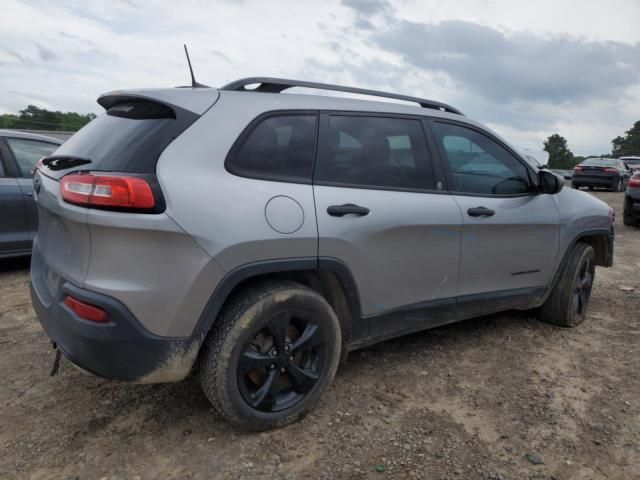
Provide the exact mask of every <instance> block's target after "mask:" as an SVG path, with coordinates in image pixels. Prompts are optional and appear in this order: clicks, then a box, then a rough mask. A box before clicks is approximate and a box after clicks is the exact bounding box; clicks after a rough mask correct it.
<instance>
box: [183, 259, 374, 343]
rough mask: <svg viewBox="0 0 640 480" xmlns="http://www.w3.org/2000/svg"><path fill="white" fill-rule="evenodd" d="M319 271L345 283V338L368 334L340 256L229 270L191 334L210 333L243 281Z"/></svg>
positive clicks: (277, 261)
mask: <svg viewBox="0 0 640 480" xmlns="http://www.w3.org/2000/svg"><path fill="white" fill-rule="evenodd" d="M320 270H326V271H330V272H332V273H334V274H335V275H336V277H337V278H338V281H339V282H340V285H341V286H342V289H343V292H344V295H345V298H346V301H347V307H348V311H349V318H348V319H347V322H346V324H345V328H346V332H345V333H346V335H345V337H346V338H345V339H344V340H345V341H349V339H353V338H357V337H359V336H361V335H366V333H367V331H366V325H367V323H366V321H365V320H363V319H362V315H361V308H360V297H359V294H358V289H357V286H356V282H355V280H354V278H353V275H352V273H351V271H350V270H349V267H347V265H346V264H345V263H344V262H342V261H341V260H338V259H337V258H332V257H299V258H290V259H274V260H264V261H258V262H252V263H248V264H245V265H241V266H239V267H237V268H235V269H233V270H231V271H229V272H227V273H226V274H225V276H224V277H223V278H222V280H221V281H220V282H219V283H218V285H217V286H216V288H215V289H214V291H213V293H212V294H211V296H210V297H209V300H208V302H207V304H206V305H205V307H204V309H203V311H202V314H201V315H200V318H199V319H198V321H197V323H196V326H195V328H194V330H193V332H192V334H191V337H201V338H204V337H205V336H206V335H207V334H208V333H209V331H210V330H211V328H212V327H214V324H215V322H216V319H217V318H218V315H219V314H220V311H221V310H222V307H223V306H224V304H225V302H226V301H227V299H228V298H229V296H230V295H231V293H232V292H233V291H234V290H235V288H236V287H237V286H238V285H240V284H241V283H242V282H244V281H246V280H250V279H251V278H255V277H259V276H261V275H268V274H274V273H287V272H302V271H320Z"/></svg>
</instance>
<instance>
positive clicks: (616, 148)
mask: <svg viewBox="0 0 640 480" xmlns="http://www.w3.org/2000/svg"><path fill="white" fill-rule="evenodd" d="M611 144H612V145H613V150H612V152H611V153H612V154H613V156H614V157H621V156H625V155H640V120H638V121H637V122H636V123H634V124H633V127H631V129H630V130H627V131H626V132H625V136H624V137H620V136H618V137H616V138H614V139H613V140H611Z"/></svg>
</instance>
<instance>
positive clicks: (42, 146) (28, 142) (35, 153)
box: [6, 138, 59, 177]
mask: <svg viewBox="0 0 640 480" xmlns="http://www.w3.org/2000/svg"><path fill="white" fill-rule="evenodd" d="M6 140H7V144H8V145H9V148H10V149H11V153H13V157H14V158H15V159H16V163H17V164H18V170H19V174H20V176H21V177H30V176H31V175H33V171H34V169H35V166H36V163H37V162H38V160H40V159H41V158H42V157H47V156H49V155H51V154H52V153H53V152H54V151H55V150H56V149H57V148H58V147H59V145H58V144H56V143H51V142H43V141H40V140H32V139H28V138H7V139H6Z"/></svg>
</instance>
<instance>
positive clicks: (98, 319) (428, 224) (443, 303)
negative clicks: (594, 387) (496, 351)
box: [31, 78, 613, 430]
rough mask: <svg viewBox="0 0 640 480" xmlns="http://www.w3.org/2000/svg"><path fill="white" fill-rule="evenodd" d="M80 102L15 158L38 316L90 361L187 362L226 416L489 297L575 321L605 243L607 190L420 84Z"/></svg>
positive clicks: (172, 370)
mask: <svg viewBox="0 0 640 480" xmlns="http://www.w3.org/2000/svg"><path fill="white" fill-rule="evenodd" d="M250 85H257V87H255V88H252V89H248V88H247V86H250ZM296 86H302V87H311V88H315V89H325V90H338V91H345V92H351V93H362V94H366V95H370V96H377V97H390V98H392V99H397V100H405V101H410V102H415V103H417V104H418V106H411V105H405V104H400V103H399V102H396V103H391V102H389V101H386V102H385V101H367V100H356V99H349V98H337V97H330V96H322V95H301V94H286V93H281V92H283V91H284V90H286V89H288V88H290V87H296ZM98 103H99V104H100V105H101V106H102V107H104V108H105V110H106V112H105V113H104V114H102V115H101V116H99V117H98V118H96V119H95V120H93V121H92V122H91V123H90V124H89V125H87V126H86V127H84V128H83V129H82V130H81V131H79V132H78V133H77V134H76V135H74V136H73V137H72V138H71V139H70V140H68V141H67V142H66V143H65V144H64V145H62V146H61V147H60V148H59V149H58V150H57V151H56V152H54V154H53V155H52V156H50V157H47V158H45V159H44V160H43V161H41V163H40V165H39V168H38V171H37V172H36V174H35V177H34V191H35V192H36V198H37V202H38V209H39V229H38V233H37V236H36V239H35V242H34V247H33V260H32V264H31V265H32V266H31V274H32V284H31V285H32V298H33V305H34V307H35V310H36V312H37V314H38V317H39V319H40V321H41V323H42V325H43V327H44V329H45V331H46V332H47V334H48V335H49V337H50V338H51V340H52V341H53V342H54V343H55V345H57V347H58V348H59V349H60V350H61V351H62V352H63V353H64V355H65V356H66V357H68V358H69V359H70V360H71V361H72V362H73V363H75V364H76V365H78V366H79V367H81V368H83V369H84V370H87V371H89V372H91V373H93V374H96V375H99V376H102V377H106V378H112V379H120V380H131V381H138V382H173V381H178V380H181V379H183V378H185V377H186V376H187V375H188V374H189V373H190V372H191V371H195V372H196V374H197V376H198V377H199V380H200V382H201V384H202V388H203V390H204V393H205V394H206V396H207V398H208V399H209V400H210V401H211V403H212V404H213V405H214V406H215V408H216V409H217V410H218V411H219V412H220V413H221V414H222V415H223V416H224V417H225V418H226V419H228V420H229V421H231V422H232V423H234V424H236V425H238V426H241V427H244V428H248V429H254V430H261V429H267V428H272V427H276V426H281V425H284V424H287V423H290V422H292V421H295V420H297V419H299V418H301V417H302V416H304V415H305V414H306V413H307V412H309V411H310V410H311V409H312V408H313V407H314V405H315V404H316V403H317V402H318V400H319V399H320V397H321V395H322V393H323V392H324V391H325V390H326V388H327V386H328V384H329V383H330V382H331V380H332V378H333V376H334V374H335V372H336V369H337V367H338V364H339V362H340V361H341V360H344V359H346V356H347V352H349V351H350V350H354V349H357V348H361V347H365V346H367V345H371V344H373V343H376V342H380V341H382V340H385V339H388V338H391V337H395V336H399V335H405V334H409V333H412V332H416V331H419V330H424V329H427V328H432V327H436V326H438V325H443V324H447V323H450V322H456V321H459V320H464V319H468V318H471V317H476V316H479V315H485V314H490V313H494V312H498V311H503V310H508V309H516V310H528V309H538V311H539V315H540V318H541V319H542V320H543V321H546V322H551V323H554V324H556V325H560V326H573V325H576V324H578V323H580V322H581V321H582V320H583V319H584V318H585V309H586V307H587V302H588V300H589V294H590V292H591V287H592V285H593V279H594V271H595V266H596V265H602V266H610V265H611V262H612V257H613V226H612V225H613V213H612V210H611V209H610V208H609V207H608V206H607V205H606V204H604V203H603V202H601V201H599V200H597V199H596V198H594V197H592V196H590V195H589V194H587V193H584V192H580V191H576V190H571V189H564V190H563V189H562V185H563V180H562V178H560V177H558V176H557V175H555V174H553V173H551V172H550V171H548V170H545V169H537V168H535V167H533V166H531V165H530V164H529V163H527V161H526V160H525V159H524V158H523V157H522V156H521V155H520V154H519V153H518V152H517V151H516V150H515V149H514V148H513V147H511V146H510V145H509V144H508V143H507V142H506V141H504V140H503V139H501V138H500V137H499V136H498V135H496V134H495V133H493V132H491V131H490V130H488V129H487V128H485V127H483V126H482V125H480V124H478V123H477V122H474V121H472V120H470V119H468V118H467V117H465V116H464V115H463V114H462V113H460V111H458V110H457V109H455V108H453V107H451V106H448V105H445V104H442V103H439V102H435V101H431V100H426V99H421V98H414V97H406V96H402V95H395V94H391V93H385V92H374V91H369V90H361V89H355V88H349V87H340V86H336V85H326V84H316V83H309V82H297V81H292V80H282V79H274V78H250V79H245V80H240V81H236V82H233V83H231V84H229V85H226V86H225V87H222V88H220V89H214V88H175V89H162V90H131V91H116V92H112V93H108V94H105V95H102V96H101V97H100V98H99V99H98Z"/></svg>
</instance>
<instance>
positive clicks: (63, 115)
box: [0, 105, 96, 132]
mask: <svg viewBox="0 0 640 480" xmlns="http://www.w3.org/2000/svg"><path fill="white" fill-rule="evenodd" d="M95 117H96V116H95V114H93V113H87V114H81V113H76V112H60V111H55V112H53V111H51V110H46V109H44V108H38V107H36V106H35V105H29V106H28V107H27V108H25V109H24V110H20V113H19V114H18V115H13V114H4V115H0V128H19V129H22V130H57V131H67V132H75V131H77V130H80V129H81V128H82V127H84V126H85V125H86V124H87V123H89V122H90V121H91V120H93V119H94V118H95Z"/></svg>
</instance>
